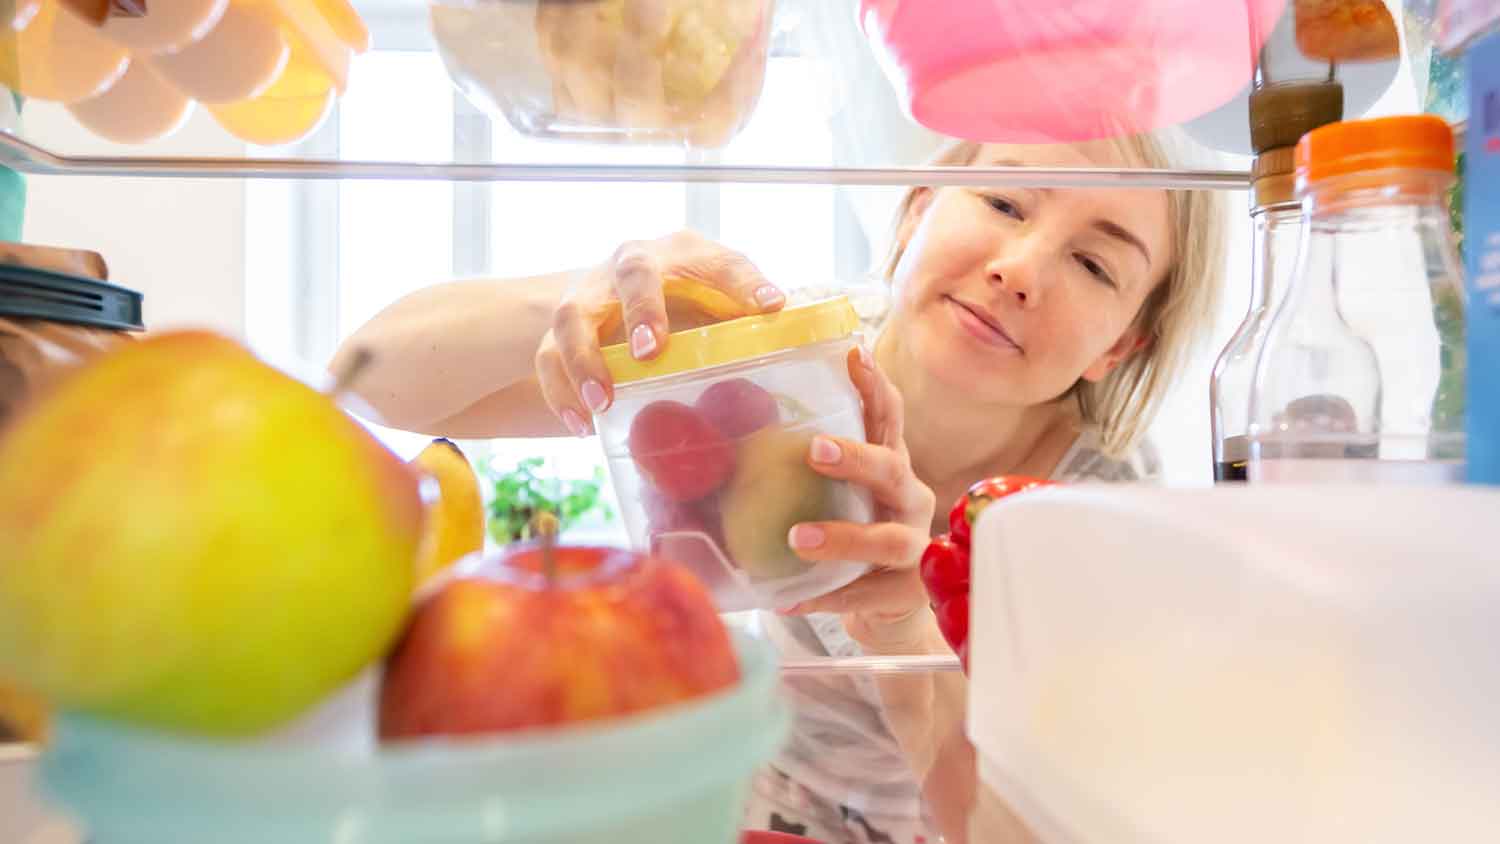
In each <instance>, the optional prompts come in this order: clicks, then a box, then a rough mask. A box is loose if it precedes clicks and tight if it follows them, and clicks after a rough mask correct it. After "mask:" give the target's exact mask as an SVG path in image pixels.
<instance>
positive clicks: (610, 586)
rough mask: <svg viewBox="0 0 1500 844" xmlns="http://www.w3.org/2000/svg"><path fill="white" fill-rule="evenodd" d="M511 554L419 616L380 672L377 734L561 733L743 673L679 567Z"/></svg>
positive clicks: (606, 551) (724, 683)
mask: <svg viewBox="0 0 1500 844" xmlns="http://www.w3.org/2000/svg"><path fill="white" fill-rule="evenodd" d="M552 553H553V555H554V565H555V571H554V573H553V575H552V576H550V577H549V576H548V574H546V573H545V572H544V571H543V551H542V549H540V548H538V547H536V546H534V545H526V546H515V547H513V548H512V549H511V550H509V551H507V552H505V553H503V554H502V555H501V556H499V557H496V558H491V559H489V560H485V561H483V562H482V563H481V564H480V565H478V566H476V567H474V568H472V569H470V570H468V571H466V572H465V573H464V575H463V576H461V577H458V578H456V579H454V580H452V581H450V582H449V583H448V584H446V585H445V586H444V587H443V588H442V589H441V590H439V591H438V592H436V593H435V594H434V595H432V596H431V597H430V598H429V599H428V600H427V601H425V602H423V604H422V605H421V606H419V607H418V608H417V610H416V612H415V613H414V614H413V617H412V619H411V622H410V624H409V625H408V626H407V628H406V631H405V633H404V634H403V636H402V638H401V641H400V642H399V643H398V644H397V646H396V648H395V650H394V651H392V653H391V655H390V657H389V659H388V662H387V664H386V670H385V675H384V677H383V679H382V682H381V689H380V736H381V738H382V739H403V738H414V737H418V736H434V735H464V734H477V733H494V732H504V731H513V730H523V729H528V728H536V727H556V726H562V725H566V724H574V723H578V722H585V721H593V720H597V719H602V718H610V717H617V716H622V715H627V714H629V713H633V712H640V711H643V710H648V709H653V708H656V707H661V706H668V705H671V704H675V703H680V702H683V701H687V700H691V699H693V698H696V697H699V696H702V695H706V694H709V693H711V692H714V691H717V690H719V689H723V688H725V687H728V686H731V685H733V684H734V683H736V682H737V681H738V680H739V663H738V660H737V659H736V657H735V653H734V649H733V646H732V645H731V643H730V639H729V634H728V631H727V630H726V629H725V627H724V624H723V622H722V621H720V619H719V616H718V615H717V613H716V612H715V610H714V605H713V602H712V601H711V600H710V598H709V596H708V593H707V592H706V591H705V590H704V588H703V587H702V585H700V584H699V583H698V581H697V580H696V579H694V578H693V576H692V575H691V574H689V573H688V572H687V571H686V570H685V569H684V568H683V567H682V566H680V565H677V564H676V563H672V562H668V561H665V560H661V559H658V558H656V557H652V556H648V555H643V554H638V553H634V552H630V551H624V550H620V549H617V548H601V547H582V546H560V547H558V548H555V549H553V552H552Z"/></svg>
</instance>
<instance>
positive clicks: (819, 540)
mask: <svg viewBox="0 0 1500 844" xmlns="http://www.w3.org/2000/svg"><path fill="white" fill-rule="evenodd" d="M786 539H787V542H788V543H790V544H791V546H792V547H793V548H816V547H818V546H819V545H822V544H823V529H822V528H820V527H818V526H817V525H792V530H791V532H790V533H788V534H787V537H786Z"/></svg>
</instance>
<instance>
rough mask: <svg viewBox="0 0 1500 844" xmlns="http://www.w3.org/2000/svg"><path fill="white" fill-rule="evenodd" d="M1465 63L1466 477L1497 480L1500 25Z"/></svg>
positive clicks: (1499, 414) (1499, 439)
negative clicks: (1466, 99)
mask: <svg viewBox="0 0 1500 844" xmlns="http://www.w3.org/2000/svg"><path fill="white" fill-rule="evenodd" d="M1468 63H1469V129H1468V133H1467V139H1466V144H1465V152H1466V155H1465V158H1466V159H1467V161H1466V164H1465V166H1466V167H1467V176H1466V179H1465V182H1466V185H1465V188H1464V193H1465V196H1464V244H1465V249H1464V251H1465V252H1466V253H1467V260H1466V262H1465V263H1466V265H1467V266H1466V270H1467V272H1466V273H1465V275H1466V276H1467V277H1468V290H1469V303H1468V332H1469V339H1468V344H1469V349H1468V359H1469V389H1468V393H1469V404H1468V461H1469V480H1470V481H1472V482H1474V483H1484V484H1500V32H1497V33H1495V34H1492V35H1490V36H1489V37H1487V38H1485V39H1484V40H1482V41H1480V42H1478V43H1477V44H1475V45H1474V46H1473V47H1471V48H1470V49H1469V53H1468Z"/></svg>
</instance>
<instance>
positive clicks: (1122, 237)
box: [1093, 220, 1151, 268]
mask: <svg viewBox="0 0 1500 844" xmlns="http://www.w3.org/2000/svg"><path fill="white" fill-rule="evenodd" d="M1093 226H1094V231H1097V232H1099V233H1101V234H1103V235H1105V236H1106V237H1112V238H1114V239H1115V240H1118V241H1120V242H1121V243H1124V244H1126V245H1128V246H1133V247H1135V249H1136V251H1138V252H1140V253H1141V257H1142V258H1145V259H1146V266H1147V267H1148V268H1149V267H1150V266H1151V250H1149V249H1147V248H1146V244H1145V242H1144V241H1142V240H1141V239H1140V238H1138V237H1136V236H1135V235H1134V234H1133V233H1131V231H1130V229H1127V228H1125V227H1124V226H1122V225H1120V224H1119V223H1116V222H1114V221H1113V220H1095V221H1094V223H1093Z"/></svg>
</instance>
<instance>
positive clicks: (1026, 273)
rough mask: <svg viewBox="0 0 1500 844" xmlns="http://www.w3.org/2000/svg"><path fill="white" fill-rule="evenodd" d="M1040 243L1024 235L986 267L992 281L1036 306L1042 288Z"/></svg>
mask: <svg viewBox="0 0 1500 844" xmlns="http://www.w3.org/2000/svg"><path fill="white" fill-rule="evenodd" d="M1039 246H1040V245H1039V244H1036V243H1034V242H1032V239H1030V238H1025V239H1022V240H1021V241H1019V242H1015V243H1012V244H1010V246H1009V247H1008V248H1006V249H1004V250H1002V252H1001V254H999V255H997V256H995V258H994V259H993V260H991V261H990V264H989V266H988V268H987V270H988V273H989V280H990V284H991V285H993V286H994V287H995V288H997V289H999V290H1002V291H1004V292H1006V293H1008V294H1010V295H1011V296H1014V297H1015V299H1016V302H1017V304H1019V305H1021V306H1022V307H1024V308H1034V307H1036V306H1037V304H1038V303H1039V302H1040V298H1039V296H1040V294H1041V292H1042V283H1041V279H1042V274H1043V267H1044V265H1045V264H1044V261H1043V260H1042V255H1041V249H1040V248H1039Z"/></svg>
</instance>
